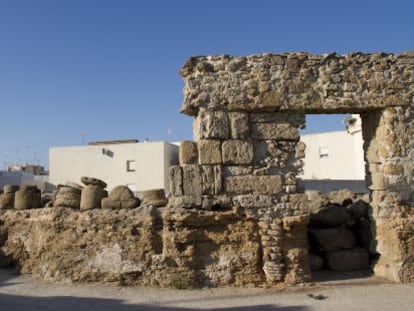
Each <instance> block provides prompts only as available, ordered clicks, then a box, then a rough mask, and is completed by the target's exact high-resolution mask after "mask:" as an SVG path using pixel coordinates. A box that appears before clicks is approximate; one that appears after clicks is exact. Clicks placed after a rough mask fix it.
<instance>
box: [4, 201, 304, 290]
mask: <svg viewBox="0 0 414 311" xmlns="http://www.w3.org/2000/svg"><path fill="white" fill-rule="evenodd" d="M298 223H300V224H301V223H302V221H301V220H299V219H297V218H295V217H290V218H289V217H287V218H286V219H284V220H283V221H280V220H278V221H276V222H275V223H274V224H271V228H273V230H279V232H284V233H283V234H281V235H280V236H279V238H280V239H279V241H277V243H275V242H276V241H272V239H271V238H270V237H265V236H263V235H261V234H260V232H261V230H263V229H265V228H264V227H263V224H259V223H257V222H255V221H253V220H246V219H245V218H244V217H242V216H240V215H237V214H235V213H234V212H232V211H229V212H220V213H217V212H211V211H196V210H194V211H191V212H189V211H188V210H184V209H182V210H181V209H174V210H173V209H169V208H160V209H156V208H153V207H142V208H135V209H124V210H104V209H95V210H88V211H79V210H74V209H71V208H44V209H35V210H23V211H16V210H5V211H0V264H1V265H2V266H3V267H6V266H8V265H16V266H17V267H19V268H20V269H21V271H22V273H29V274H32V275H33V276H35V277H39V278H43V279H46V280H50V281H56V282H118V283H119V284H122V285H147V286H161V287H176V288H188V287H199V286H229V285H234V286H260V285H263V284H265V283H266V277H265V274H264V270H263V249H264V251H265V256H271V255H270V254H268V253H267V250H270V249H271V248H279V249H280V250H279V251H280V254H281V258H280V259H279V266H278V267H268V269H271V268H273V269H276V268H278V269H279V270H278V271H279V273H280V279H285V278H286V279H287V280H289V282H297V281H298V279H297V278H295V277H294V276H292V275H285V274H284V271H285V270H284V269H283V266H284V265H291V266H292V267H298V262H297V260H296V259H297V257H298V255H299V254H297V252H296V246H297V243H298V242H297V241H296V240H295V237H294V235H296V230H298V228H297V224H298ZM305 230H306V228H305ZM283 237H284V238H283Z"/></svg>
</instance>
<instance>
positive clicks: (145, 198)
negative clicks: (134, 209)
mask: <svg viewBox="0 0 414 311" xmlns="http://www.w3.org/2000/svg"><path fill="white" fill-rule="evenodd" d="M167 203H168V200H167V198H166V197H165V191H164V189H152V190H146V191H143V192H142V204H143V205H147V206H154V207H161V206H166V205H167Z"/></svg>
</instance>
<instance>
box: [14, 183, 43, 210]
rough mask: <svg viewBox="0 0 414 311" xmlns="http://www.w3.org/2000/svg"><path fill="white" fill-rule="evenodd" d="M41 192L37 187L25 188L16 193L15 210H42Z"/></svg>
mask: <svg viewBox="0 0 414 311" xmlns="http://www.w3.org/2000/svg"><path fill="white" fill-rule="evenodd" d="M40 201H41V192H40V190H39V189H37V187H36V186H23V187H22V188H21V189H20V190H18V191H16V192H15V197H14V208H15V209H20V210H22V209H31V208H40V207H41V206H40V205H41V202H40Z"/></svg>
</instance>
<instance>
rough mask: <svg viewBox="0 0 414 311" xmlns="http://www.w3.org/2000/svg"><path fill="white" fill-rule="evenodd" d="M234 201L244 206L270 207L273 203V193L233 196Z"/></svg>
mask: <svg viewBox="0 0 414 311" xmlns="http://www.w3.org/2000/svg"><path fill="white" fill-rule="evenodd" d="M233 203H234V204H238V205H240V206H241V207H244V208H260V207H270V206H272V205H273V197H272V196H271V195H252V194H242V195H237V196H234V197H233Z"/></svg>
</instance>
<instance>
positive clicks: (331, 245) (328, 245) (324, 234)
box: [309, 228, 355, 252]
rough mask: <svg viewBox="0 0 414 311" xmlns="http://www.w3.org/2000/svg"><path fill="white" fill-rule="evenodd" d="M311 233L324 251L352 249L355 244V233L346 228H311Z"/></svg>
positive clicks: (319, 247)
mask: <svg viewBox="0 0 414 311" xmlns="http://www.w3.org/2000/svg"><path fill="white" fill-rule="evenodd" d="M309 233H310V235H311V237H313V238H314V240H315V242H316V244H317V247H318V249H319V250H320V251H322V252H333V251H337V250H341V249H351V248H353V247H354V245H355V236H354V234H353V233H352V231H351V230H349V229H346V228H327V229H311V230H310V231H309Z"/></svg>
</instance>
